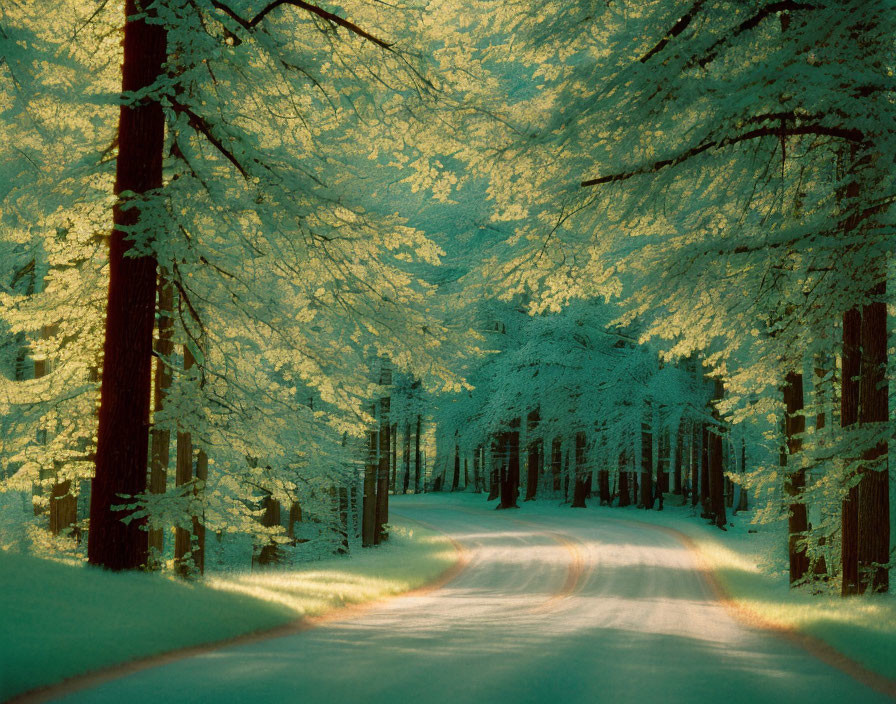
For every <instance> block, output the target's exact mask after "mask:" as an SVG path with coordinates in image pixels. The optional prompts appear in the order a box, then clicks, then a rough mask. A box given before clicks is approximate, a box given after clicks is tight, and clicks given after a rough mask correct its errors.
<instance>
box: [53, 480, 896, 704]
mask: <svg viewBox="0 0 896 704" xmlns="http://www.w3.org/2000/svg"><path fill="white" fill-rule="evenodd" d="M393 512H394V513H399V514H400V515H402V516H404V517H407V518H409V519H414V520H419V521H424V522H426V523H428V524H430V525H432V526H434V527H436V528H438V529H439V530H441V531H443V532H445V533H447V534H448V535H450V536H452V537H453V538H455V539H456V540H457V541H458V542H459V543H460V544H461V545H462V546H463V547H464V548H465V551H466V554H467V557H468V559H469V564H468V566H467V568H466V569H465V570H464V571H463V572H462V573H461V574H459V575H458V576H457V577H456V578H455V579H453V580H452V581H451V582H449V583H448V584H447V585H445V586H443V587H442V588H440V589H438V590H436V591H433V592H430V593H427V594H418V595H413V596H406V597H400V598H397V599H394V600H392V601H389V602H388V603H385V604H382V605H378V606H376V607H374V608H372V609H370V610H368V611H366V612H364V613H362V614H361V615H356V616H355V617H353V618H351V619H350V620H346V621H343V622H331V623H328V624H326V625H324V626H322V627H320V628H315V629H311V630H308V631H305V632H302V633H298V634H295V635H290V636H286V637H281V638H276V639H269V640H264V641H261V642H256V643H252V644H248V645H243V646H237V647H229V648H225V649H221V650H217V651H213V652H210V653H207V654H204V655H200V656H195V657H191V658H188V659H185V660H180V661H177V662H174V663H170V664H166V665H163V666H159V667H154V668H151V669H147V670H143V671H140V672H137V673H135V674H131V675H129V676H127V677H124V678H122V679H116V680H112V681H109V682H106V683H105V684H103V685H101V686H99V687H96V688H94V689H89V690H83V691H80V692H76V693H73V694H72V695H70V696H68V697H66V698H65V699H63V700H61V701H65V702H91V703H99V702H109V703H110V704H112V703H114V704H119V703H121V702H153V703H154V704H159V703H162V702H165V703H167V702H172V703H181V702H183V703H186V702H208V703H210V704H212V703H213V704H223V703H226V702H264V703H271V704H274V703H275V702H276V703H277V704H284V703H285V702H290V703H291V702H295V703H296V704H299V703H301V704H312V703H320V704H342V703H343V702H344V703H346V704H348V703H350V702H351V703H354V702H358V703H361V704H375V703H385V702H389V704H405V703H407V704H416V703H419V704H434V703H436V702H446V703H448V702H450V703H451V704H463V703H465V702H482V703H485V702H488V703H496V704H503V703H504V702H507V703H508V704H511V703H512V704H523V703H526V702H545V703H553V702H563V703H564V704H574V703H579V702H582V703H585V702H587V703H589V704H594V703H595V702H614V703H615V702H646V703H651V704H662V703H666V702H724V703H725V704H735V703H737V702H751V703H755V702H812V703H813V704H821V703H822V702H836V703H837V704H846V702H863V703H865V702H878V701H891V700H890V699H888V698H887V697H885V696H883V695H881V694H878V693H876V692H874V691H873V690H871V689H869V688H867V687H865V686H864V685H862V684H860V683H859V682H857V681H855V680H853V679H852V678H850V677H849V676H847V675H845V674H843V673H841V672H839V671H838V670H835V669H833V668H831V667H829V666H828V665H826V664H824V663H823V662H821V661H820V660H818V659H816V658H814V657H812V656H811V655H809V654H808V653H806V652H803V651H802V650H800V649H798V648H795V647H794V646H793V645H791V644H790V643H788V642H786V641H784V640H781V639H779V638H778V637H776V636H774V635H771V634H769V633H766V632H762V631H757V630H752V629H750V628H747V627H745V626H743V625H741V624H740V623H738V622H737V621H735V620H733V619H732V618H731V616H730V615H729V613H728V612H727V611H726V609H725V608H724V607H723V606H722V605H720V604H719V603H718V602H717V601H715V599H714V597H713V596H712V594H711V592H710V590H709V588H708V587H707V586H706V584H705V583H704V581H703V579H702V577H701V576H700V574H699V572H698V570H697V568H696V564H695V560H694V556H693V555H692V554H691V553H690V552H689V551H688V550H687V549H686V548H685V547H684V546H683V545H682V544H681V543H680V542H678V540H677V539H676V538H675V537H674V536H672V535H669V534H667V533H665V532H663V531H661V530H658V529H655V528H651V527H649V526H646V525H639V524H636V523H631V522H627V521H623V520H617V519H615V518H614V517H612V516H611V515H607V517H606V518H604V517H603V515H602V516H601V517H596V516H595V515H594V513H592V512H590V511H589V512H577V511H568V512H566V513H564V514H562V515H561V514H557V513H555V514H546V513H545V514H540V513H535V514H532V515H529V512H525V511H500V512H499V511H494V510H491V508H490V507H489V506H486V505H485V502H484V501H483V502H481V503H477V504H472V503H465V504H464V505H452V504H450V503H446V502H440V501H437V500H427V498H426V497H419V498H411V497H408V498H407V499H405V498H402V499H401V500H400V501H398V502H396V504H395V505H394V506H393ZM610 513H611V512H607V514H610ZM221 617H222V618H226V617H227V615H226V614H222V615H221Z"/></svg>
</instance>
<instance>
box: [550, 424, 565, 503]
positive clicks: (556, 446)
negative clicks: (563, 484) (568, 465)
mask: <svg viewBox="0 0 896 704" xmlns="http://www.w3.org/2000/svg"><path fill="white" fill-rule="evenodd" d="M562 443H563V441H562V440H561V439H560V437H559V436H558V437H555V438H554V439H553V440H552V441H551V478H552V483H551V488H552V489H553V492H554V495H555V496H556V495H557V494H559V493H560V474H561V471H562V469H563V446H562Z"/></svg>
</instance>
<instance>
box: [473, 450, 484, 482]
mask: <svg viewBox="0 0 896 704" xmlns="http://www.w3.org/2000/svg"><path fill="white" fill-rule="evenodd" d="M481 468H482V445H477V446H476V449H475V450H474V451H473V491H474V492H475V493H477V494H479V493H482V469H481Z"/></svg>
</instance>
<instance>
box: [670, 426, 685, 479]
mask: <svg viewBox="0 0 896 704" xmlns="http://www.w3.org/2000/svg"><path fill="white" fill-rule="evenodd" d="M683 445H684V422H683V421H681V420H679V421H678V428H677V429H676V430H675V469H673V470H672V493H673V494H676V495H678V496H681V463H682V460H683V458H684V452H683V451H682V447H683Z"/></svg>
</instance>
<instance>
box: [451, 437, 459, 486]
mask: <svg viewBox="0 0 896 704" xmlns="http://www.w3.org/2000/svg"><path fill="white" fill-rule="evenodd" d="M459 486H460V445H456V444H455V446H454V476H453V477H452V478H451V491H452V492H454V491H457V489H458V487H459Z"/></svg>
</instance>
